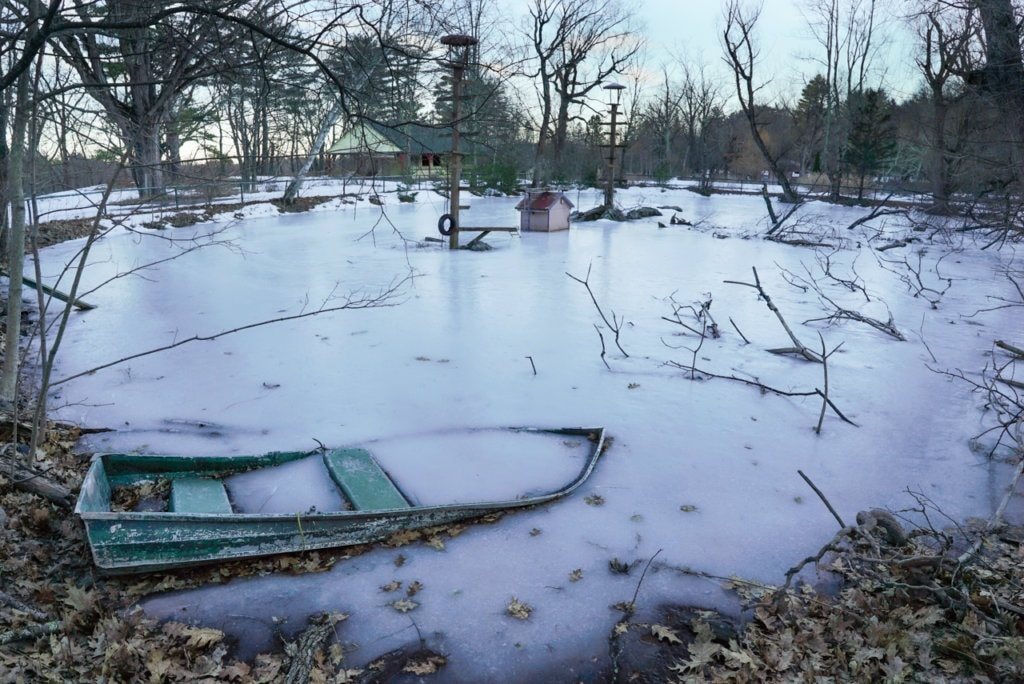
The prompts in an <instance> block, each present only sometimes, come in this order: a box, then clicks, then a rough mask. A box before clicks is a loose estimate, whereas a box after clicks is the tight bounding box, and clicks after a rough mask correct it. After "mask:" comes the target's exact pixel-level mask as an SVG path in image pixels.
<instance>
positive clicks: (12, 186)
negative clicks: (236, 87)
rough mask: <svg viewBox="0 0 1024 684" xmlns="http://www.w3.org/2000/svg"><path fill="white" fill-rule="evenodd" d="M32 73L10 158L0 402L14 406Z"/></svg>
mask: <svg viewBox="0 0 1024 684" xmlns="http://www.w3.org/2000/svg"><path fill="white" fill-rule="evenodd" d="M30 78H31V73H30V71H29V70H25V71H24V72H23V73H22V74H21V76H20V77H19V78H18V86H17V100H16V102H15V105H14V125H13V126H12V129H11V152H10V156H9V157H8V167H7V168H8V175H7V178H8V184H9V185H8V187H9V197H10V202H11V226H10V234H9V238H8V241H7V273H8V276H9V279H10V280H9V282H8V288H7V337H6V339H5V340H4V361H3V370H2V372H0V400H2V401H3V402H4V403H6V404H8V405H13V404H15V403H16V400H17V393H18V371H19V366H20V364H19V361H20V359H21V344H20V343H21V297H22V283H21V277H22V274H23V271H24V264H25V177H24V173H25V154H26V150H25V141H26V138H27V135H28V120H29V117H30V115H31V109H32V102H31V101H30V99H29V98H30V95H31V93H30V90H29V84H30V80H29V79H30Z"/></svg>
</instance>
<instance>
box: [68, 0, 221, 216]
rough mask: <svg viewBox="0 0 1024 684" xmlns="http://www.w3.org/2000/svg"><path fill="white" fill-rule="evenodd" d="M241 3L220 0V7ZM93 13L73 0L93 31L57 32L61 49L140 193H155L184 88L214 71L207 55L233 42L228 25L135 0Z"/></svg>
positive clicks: (111, 0)
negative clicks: (115, 139) (105, 121)
mask: <svg viewBox="0 0 1024 684" xmlns="http://www.w3.org/2000/svg"><path fill="white" fill-rule="evenodd" d="M239 4H241V3H240V2H238V1H233V2H229V3H218V5H221V7H219V11H221V12H224V11H230V10H231V9H232V7H231V5H239ZM94 11H95V8H93V7H87V6H85V5H83V4H78V3H76V6H75V12H76V13H77V16H78V19H79V20H80V21H81V23H82V24H83V25H89V24H92V25H94V26H95V27H96V28H95V29H94V30H80V31H74V32H71V33H64V32H60V33H58V35H59V42H58V43H57V45H58V46H59V54H60V55H61V57H62V58H63V59H65V60H67V61H68V63H69V64H71V65H72V66H73V67H74V68H75V70H76V71H77V72H78V74H79V77H80V78H81V79H82V82H83V84H84V85H85V86H86V87H87V88H88V91H87V92H89V94H90V95H92V97H94V98H95V99H96V101H97V102H99V104H100V105H101V106H102V107H103V109H104V111H105V112H106V113H107V116H109V117H110V119H111V121H113V122H114V124H115V125H116V126H117V130H118V134H119V136H120V138H121V142H122V144H123V145H124V147H125V149H126V151H127V152H128V155H129V160H130V168H131V172H132V177H133V179H134V181H135V185H136V187H137V188H138V191H139V196H140V197H143V198H148V197H155V196H157V195H160V194H162V193H163V191H164V177H163V167H162V165H161V157H162V150H161V144H162V142H163V140H162V134H163V130H164V126H165V124H167V123H168V121H169V119H170V116H171V113H172V111H173V110H174V107H175V104H176V101H177V98H178V97H179V96H180V95H181V94H182V92H183V91H184V90H185V89H187V88H189V87H191V85H192V83H193V82H195V81H196V80H197V79H199V78H201V77H204V76H207V75H209V74H210V73H211V72H212V69H211V63H210V60H212V59H213V56H214V55H215V53H217V52H219V51H221V50H224V49H226V48H227V46H228V44H229V43H228V41H226V40H223V39H222V38H223V37H222V36H221V35H220V33H219V32H220V31H221V30H229V29H230V27H225V26H224V25H218V24H217V23H216V22H212V21H210V20H209V18H208V17H207V16H205V15H203V14H197V13H188V12H184V11H178V12H176V13H173V14H171V13H169V12H168V11H167V8H165V6H163V5H161V4H155V3H154V4H150V3H140V2H135V1H134V0H107V2H106V4H105V6H103V7H102V11H103V12H104V16H103V17H102V18H100V19H96V18H95V17H94V15H93V12H94ZM111 43H113V46H114V47H115V49H116V51H117V53H116V54H117V56H116V59H112V57H113V56H114V55H113V54H111V49H110V47H111Z"/></svg>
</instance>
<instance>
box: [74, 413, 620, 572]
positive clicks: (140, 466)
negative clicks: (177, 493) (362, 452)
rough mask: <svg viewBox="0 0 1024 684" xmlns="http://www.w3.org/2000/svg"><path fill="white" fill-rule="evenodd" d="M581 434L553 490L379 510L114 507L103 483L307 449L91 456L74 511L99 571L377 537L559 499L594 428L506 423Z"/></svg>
mask: <svg viewBox="0 0 1024 684" xmlns="http://www.w3.org/2000/svg"><path fill="white" fill-rule="evenodd" d="M513 429H516V430H529V431H533V432H539V433H549V434H552V435H567V436H576V437H581V436H582V437H586V438H588V440H589V443H590V449H589V453H588V456H587V458H586V461H585V463H584V465H583V467H582V468H581V470H580V471H579V473H578V474H577V475H576V477H574V478H573V479H572V480H571V481H569V482H568V483H566V484H565V485H563V486H562V487H559V488H558V489H555V490H552V491H549V492H545V493H541V494H536V495H531V496H525V497H522V498H517V499H513V500H508V501H481V502H475V503H459V504H448V505H440V506H411V507H406V508H395V509H386V510H351V511H337V512H309V513H293V514H287V515H280V514H260V513H179V512H173V511H171V512H163V511H161V512H116V511H111V510H110V495H111V491H112V488H113V487H114V486H116V485H119V484H132V483H137V482H143V481H146V480H153V479H156V478H160V477H168V478H172V479H173V478H174V477H186V476H189V477H191V476H196V475H200V476H206V477H221V476H225V475H228V474H231V473H237V472H244V471H246V470H251V469H253V468H258V467H268V466H273V465H278V464H282V463H287V462H289V461H293V460H297V459H299V458H304V457H306V456H308V455H309V454H308V453H303V452H286V453H272V454H264V455H261V456H226V457H209V458H199V457H176V456H154V455H138V454H97V455H96V456H94V457H93V462H92V464H91V465H90V468H89V472H88V473H87V475H86V478H85V480H84V482H83V485H82V490H81V493H80V494H79V498H78V503H77V505H76V508H75V512H76V514H77V515H78V516H79V517H80V518H81V519H82V522H83V523H84V525H85V530H86V535H87V537H88V541H89V546H90V548H91V550H92V555H93V560H94V563H95V565H96V566H97V568H99V569H100V570H101V571H102V572H104V573H107V574H127V573H141V572H152V571H158V570H168V569H174V568H179V567H184V566H189V565H196V564H204V563H212V562H218V561H227V560H235V559H243V558H254V557H260V556H268V555H273V554H281V553H294V552H302V551H311V550H315V549H325V548H335V547H344V546H351V545H356V544H365V543H369V542H375V541H381V540H384V539H387V538H389V537H391V536H392V535H394V534H396V533H398V532H401V531H404V530H415V529H422V528H425V527H433V526H437V525H446V524H450V523H453V522H458V521H462V520H469V519H472V518H476V517H480V516H484V515H488V514H492V513H497V512H501V511H507V510H512V509H517V508H524V507H528V506H535V505H538V504H542V503H546V502H548V501H552V500H555V499H557V498H560V497H563V496H565V495H567V494H569V493H570V492H572V491H573V490H575V489H576V488H577V487H579V486H580V485H581V484H582V483H583V482H584V481H585V480H586V479H587V477H588V476H589V475H590V473H591V471H592V470H593V469H594V466H595V465H596V462H597V459H598V457H599V456H600V454H601V452H602V451H603V450H604V429H603V428H558V429H551V430H547V429H537V428H513Z"/></svg>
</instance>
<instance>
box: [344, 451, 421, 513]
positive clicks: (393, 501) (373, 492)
mask: <svg viewBox="0 0 1024 684" xmlns="http://www.w3.org/2000/svg"><path fill="white" fill-rule="evenodd" d="M324 464H325V465H326V466H327V472H329V473H330V474H331V478H332V479H333V480H334V482H335V483H336V484H337V485H338V486H339V487H340V488H341V490H342V491H343V492H344V493H345V496H346V497H347V498H348V500H349V503H351V504H352V508H354V509H356V510H357V511H372V510H387V509H389V508H409V506H410V505H409V502H408V500H406V498H405V496H404V495H403V494H402V492H400V491H398V487H396V486H395V483H394V482H392V481H391V478H390V477H388V474H387V473H385V472H384V470H383V469H382V468H381V467H380V465H378V464H377V461H375V460H373V456H371V455H370V453H369V452H368V451H366V450H365V449H333V450H331V451H327V452H324Z"/></svg>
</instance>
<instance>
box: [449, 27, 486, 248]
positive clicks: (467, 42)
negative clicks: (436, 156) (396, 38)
mask: <svg viewBox="0 0 1024 684" xmlns="http://www.w3.org/2000/svg"><path fill="white" fill-rule="evenodd" d="M477 42H478V41H477V39H476V38H474V37H473V36H467V35H463V34H452V35H448V36H443V37H442V38H441V44H442V45H447V46H448V48H449V51H450V52H452V53H453V54H452V57H453V59H452V61H451V62H450V65H451V67H452V80H453V83H452V100H453V102H452V105H453V115H454V119H453V121H452V152H451V161H450V165H451V166H450V169H451V188H450V189H449V191H448V196H449V201H450V203H451V207H450V209H449V211H448V213H450V214H451V215H452V230H451V233H450V234H449V235H448V249H458V248H459V187H460V185H461V184H462V151H461V144H462V141H461V138H460V124H461V122H462V80H463V78H464V77H465V75H466V66H467V64H468V63H469V48H470V47H471V46H473V45H476V44H477Z"/></svg>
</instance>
